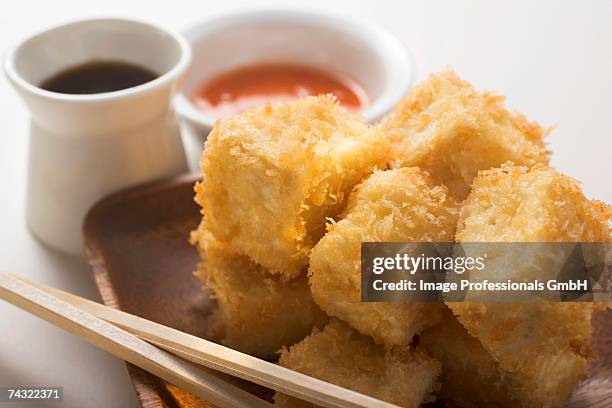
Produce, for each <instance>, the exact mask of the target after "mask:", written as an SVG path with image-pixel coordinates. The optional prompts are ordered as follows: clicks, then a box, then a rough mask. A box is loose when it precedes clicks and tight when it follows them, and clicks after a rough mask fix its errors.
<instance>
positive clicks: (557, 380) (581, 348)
mask: <svg viewBox="0 0 612 408" xmlns="http://www.w3.org/2000/svg"><path fill="white" fill-rule="evenodd" d="M602 208H603V207H602V206H601V205H600V204H595V203H593V202H591V201H589V200H587V199H586V198H585V197H584V195H583V194H582V192H581V190H580V186H579V185H578V183H577V182H576V181H574V180H573V179H571V178H569V177H567V176H565V175H563V174H560V173H558V172H556V171H555V170H553V169H550V168H548V167H545V166H542V165H537V166H535V167H533V168H532V169H528V168H527V167H521V166H511V165H504V166H502V167H501V168H497V169H492V170H487V171H482V172H480V173H479V175H478V177H477V178H476V179H475V180H474V183H473V187H472V191H471V193H470V195H469V197H468V199H467V200H466V201H465V202H464V205H463V207H462V209H461V215H460V219H459V222H458V227H457V240H458V241H460V242H496V241H497V242H606V241H608V240H609V234H610V231H609V227H608V225H607V219H606V217H605V216H604V214H602ZM524 256H531V255H529V254H527V255H524ZM497 272H499V271H496V273H497ZM508 273H509V274H516V271H508ZM497 278H498V277H497ZM448 305H449V307H450V308H451V309H452V311H453V313H454V314H455V315H456V316H457V318H458V320H459V322H460V323H461V324H462V325H463V326H464V327H465V328H466V329H467V331H468V332H469V333H470V334H471V335H472V336H474V337H476V338H477V339H478V340H479V341H480V343H481V344H482V345H483V347H484V348H485V349H486V350H487V352H489V353H490V354H491V355H492V356H493V358H494V359H495V360H496V361H498V362H499V364H500V367H501V368H502V369H504V370H507V371H509V372H511V373H515V374H516V375H517V376H518V377H519V379H520V381H522V383H521V387H523V388H524V389H525V390H527V391H528V392H529V393H530V395H531V397H532V400H533V401H536V402H537V403H535V402H534V404H533V405H531V406H538V407H560V406H563V403H564V402H565V401H566V400H567V399H568V398H569V397H570V396H571V393H572V391H573V389H574V387H575V386H576V384H577V383H578V382H579V381H581V380H583V379H584V378H586V368H587V357H588V356H589V355H590V351H589V347H588V341H589V339H590V336H591V314H592V312H593V311H594V310H595V309H597V308H598V305H597V304H595V303H590V302H576V303H555V302H544V301H541V302H517V303H492V302H488V303H476V302H455V303H448Z"/></svg>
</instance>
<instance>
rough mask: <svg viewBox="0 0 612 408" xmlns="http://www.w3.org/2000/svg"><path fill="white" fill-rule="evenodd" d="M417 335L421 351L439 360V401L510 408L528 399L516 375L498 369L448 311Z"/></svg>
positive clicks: (469, 406)
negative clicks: (437, 321) (440, 369)
mask: <svg viewBox="0 0 612 408" xmlns="http://www.w3.org/2000/svg"><path fill="white" fill-rule="evenodd" d="M419 337H420V338H419V346H420V347H421V348H422V349H423V351H425V352H426V353H427V354H429V355H430V356H432V357H434V358H435V359H437V360H439V361H440V362H441V363H442V374H441V375H440V382H441V385H442V387H441V390H440V393H439V398H440V399H441V400H442V401H444V402H447V403H448V402H450V403H451V404H454V405H456V406H458V407H462V408H478V407H499V408H506V407H508V408H513V407H518V406H521V401H525V402H527V401H529V400H530V398H531V395H530V394H529V393H526V392H525V391H526V390H525V389H524V388H522V387H521V384H520V382H519V381H518V378H517V375H515V374H512V373H509V372H507V371H504V370H503V369H501V368H500V366H499V363H497V362H496V361H495V360H494V359H493V358H492V357H491V355H490V354H489V353H488V352H487V351H486V350H485V349H484V348H483V347H482V345H481V344H480V342H479V341H478V340H477V339H475V338H474V337H472V336H470V335H469V334H468V332H467V331H466V330H465V328H464V327H463V326H461V324H459V322H458V321H457V319H455V317H454V316H453V314H452V313H451V312H450V310H446V311H445V313H444V317H443V318H442V320H441V321H440V322H439V323H438V324H437V325H435V326H433V327H430V328H428V329H426V330H425V331H423V333H422V334H421V335H420V336H419ZM523 405H524V406H529V403H527V404H525V403H523ZM451 406H452V405H451Z"/></svg>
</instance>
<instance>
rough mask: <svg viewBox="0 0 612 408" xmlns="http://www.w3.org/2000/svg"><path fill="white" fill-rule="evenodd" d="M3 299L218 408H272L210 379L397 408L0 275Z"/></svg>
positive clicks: (343, 406) (332, 401) (324, 401)
mask: <svg viewBox="0 0 612 408" xmlns="http://www.w3.org/2000/svg"><path fill="white" fill-rule="evenodd" d="M0 299H4V300H6V301H7V302H9V303H12V304H13V305H15V306H17V307H19V308H21V309H23V310H26V311H27V312H30V313H32V314H34V315H36V316H38V317H40V318H42V319H44V320H46V321H48V322H50V323H52V324H54V325H56V326H58V327H61V328H62V329H64V330H66V331H67V332H69V333H71V334H73V335H76V336H78V337H80V338H82V339H83V340H85V341H87V342H89V343H91V344H93V345H95V346H96V347H99V348H101V349H103V350H105V351H107V352H109V353H111V354H113V355H114V356H116V357H119V358H121V359H123V360H125V361H128V362H130V363H132V364H134V365H136V366H138V367H140V368H142V369H144V370H145V371H148V372H150V373H151V374H154V375H156V376H158V377H160V378H163V379H164V380H166V381H168V382H169V383H171V384H174V385H176V386H178V387H181V388H183V389H185V390H187V391H189V392H191V393H192V394H194V395H196V396H197V397H199V398H201V399H203V400H205V401H208V402H210V403H212V404H214V405H215V406H218V407H255V408H258V407H270V406H271V404H270V403H269V402H267V401H264V400H263V399H260V398H258V397H256V396H255V395H253V394H250V393H248V392H246V391H244V390H243V389H241V388H239V387H237V386H236V385H234V384H231V383H229V382H227V381H226V380H223V379H221V378H219V377H218V376H217V375H216V374H215V371H220V372H223V373H225V374H229V375H232V376H235V377H239V378H242V379H244V380H248V381H252V382H254V383H257V384H259V385H263V386H265V387H268V388H272V389H274V390H276V391H279V392H282V393H284V394H287V395H291V396H293V397H296V398H299V399H302V400H305V401H308V402H311V403H314V404H317V405H321V406H324V407H339V408H348V407H351V408H352V407H380V408H383V407H385V408H390V407H395V405H392V404H389V403H386V402H383V401H380V400H377V399H375V398H372V397H368V396H366V395H363V394H360V393H357V392H355V391H351V390H347V389H345V388H342V387H339V386H336V385H333V384H330V383H327V382H325V381H321V380H318V379H315V378H312V377H309V376H306V375H304V374H300V373H298V372H295V371H292V370H289V369H287V368H284V367H281V366H278V365H276V364H272V363H269V362H267V361H264V360H261V359H258V358H255V357H252V356H250V355H248V354H244V353H240V352H238V351H236V350H233V349H231V348H228V347H224V346H221V345H219V344H216V343H213V342H210V341H207V340H204V339H201V338H199V337H195V336H192V335H189V334H187V333H184V332H181V331H179V330H175V329H172V328H170V327H167V326H163V325H161V324H158V323H155V322H152V321H150V320H146V319H143V318H140V317H138V316H134V315H131V314H129V313H125V312H122V311H120V310H117V309H113V308H110V307H107V306H104V305H102V304H99V303H96V302H93V301H90V300H87V299H84V298H81V297H79V296H76V295H72V294H70V293H67V292H63V291H61V290H59V289H54V288H50V287H47V286H44V285H41V284H38V283H34V282H32V281H29V280H26V279H24V278H19V277H17V276H15V275H12V274H8V273H3V272H0ZM156 346H157V347H156ZM164 350H165V351H164ZM185 360H187V361H185ZM188 361H189V362H188ZM190 362H191V363H190ZM192 363H195V364H192ZM202 366H203V367H202Z"/></svg>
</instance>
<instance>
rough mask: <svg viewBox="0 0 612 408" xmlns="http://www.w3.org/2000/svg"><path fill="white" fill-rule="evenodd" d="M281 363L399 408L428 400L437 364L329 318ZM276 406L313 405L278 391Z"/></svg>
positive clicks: (283, 357)
mask: <svg viewBox="0 0 612 408" xmlns="http://www.w3.org/2000/svg"><path fill="white" fill-rule="evenodd" d="M279 364H280V365H282V366H283V367H287V368H290V369H292V370H295V371H298V372H300V373H302V374H306V375H309V376H312V377H315V378H318V379H320V380H323V381H327V382H330V383H333V384H336V385H339V386H341V387H345V388H348V389H351V390H353V391H357V392H360V393H362V394H366V395H369V396H371V397H374V398H378V399H381V400H384V401H387V402H390V403H393V404H396V405H399V406H402V407H414V408H416V407H419V406H421V403H423V402H426V401H429V400H431V399H432V393H433V392H435V391H436V389H437V386H438V384H437V382H436V378H437V377H438V374H439V373H440V363H439V362H438V361H436V360H434V359H433V358H430V357H428V356H426V355H425V354H424V353H422V352H420V351H418V350H410V349H409V348H408V347H397V348H394V349H393V350H385V349H384V348H383V347H381V346H379V345H377V344H375V343H374V342H373V341H372V339H371V338H369V337H366V336H363V335H361V334H359V333H357V332H356V331H355V330H353V329H352V328H351V327H349V326H348V325H347V324H346V323H344V322H341V321H339V320H337V319H332V320H331V321H330V323H329V324H328V325H327V326H325V328H324V329H323V330H322V331H318V330H316V329H315V330H314V331H313V334H312V335H311V336H309V337H307V338H305V339H304V340H302V341H301V342H299V343H298V344H296V345H294V346H293V347H291V348H290V349H289V350H286V349H285V350H283V352H282V354H281V358H280V361H279ZM274 401H275V405H279V406H281V407H311V406H312V405H311V404H309V403H306V402H303V401H300V400H297V399H295V398H292V397H289V396H287V395H284V394H280V393H276V395H275V397H274Z"/></svg>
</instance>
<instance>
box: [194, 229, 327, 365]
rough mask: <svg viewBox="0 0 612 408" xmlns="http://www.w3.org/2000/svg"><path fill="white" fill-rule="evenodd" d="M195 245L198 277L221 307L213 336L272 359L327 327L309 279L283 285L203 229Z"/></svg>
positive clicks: (214, 318) (196, 235) (213, 318)
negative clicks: (197, 257)
mask: <svg viewBox="0 0 612 408" xmlns="http://www.w3.org/2000/svg"><path fill="white" fill-rule="evenodd" d="M192 240H193V242H194V243H195V244H196V245H197V246H198V249H199V251H200V253H201V256H202V262H201V263H200V265H199V266H198V271H197V272H196V275H197V277H198V278H199V279H200V280H201V281H202V282H203V283H204V288H205V289H206V290H210V291H211V292H212V295H213V296H214V298H215V299H216V301H217V304H218V308H217V309H216V311H215V312H214V313H213V315H212V316H211V321H210V328H211V332H210V333H209V334H210V335H211V337H213V338H215V339H217V340H221V341H222V343H224V344H225V345H227V346H229V347H231V348H234V349H236V350H239V351H242V352H244V353H248V354H253V355H256V356H260V357H273V356H274V355H275V353H277V352H278V351H280V349H281V347H283V346H291V345H293V344H295V343H296V342H298V341H300V340H302V339H303V338H304V337H305V336H307V335H308V334H309V333H310V332H311V330H312V329H313V327H315V326H318V327H323V326H324V325H325V323H326V322H327V316H326V315H325V314H324V313H323V312H322V311H321V309H319V307H318V306H317V305H316V304H315V303H314V301H313V300H312V296H311V294H310V290H309V289H308V282H307V278H306V276H305V275H302V276H299V277H297V278H296V279H293V280H290V281H285V280H282V279H280V277H279V276H274V275H272V274H270V273H268V272H267V271H265V270H264V269H263V268H262V267H261V266H259V265H257V264H255V263H254V262H252V261H251V260H250V259H249V258H247V257H246V256H244V255H238V254H235V253H233V252H231V251H229V250H228V248H227V245H225V244H223V243H221V242H218V241H217V240H215V239H214V238H213V237H212V235H211V234H210V233H207V232H205V231H204V232H202V230H198V231H196V232H195V233H194V234H192Z"/></svg>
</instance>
